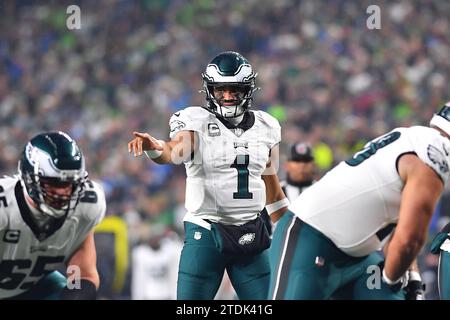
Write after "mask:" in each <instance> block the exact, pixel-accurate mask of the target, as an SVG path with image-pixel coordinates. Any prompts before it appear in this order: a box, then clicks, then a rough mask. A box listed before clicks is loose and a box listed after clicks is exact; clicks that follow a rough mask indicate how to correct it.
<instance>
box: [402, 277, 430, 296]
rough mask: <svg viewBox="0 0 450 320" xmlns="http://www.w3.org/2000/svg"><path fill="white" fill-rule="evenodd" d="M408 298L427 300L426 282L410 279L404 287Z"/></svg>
mask: <svg viewBox="0 0 450 320" xmlns="http://www.w3.org/2000/svg"><path fill="white" fill-rule="evenodd" d="M403 290H404V291H405V295H406V300H425V284H424V283H422V281H419V280H410V281H408V284H407V285H406V287H404V288H403Z"/></svg>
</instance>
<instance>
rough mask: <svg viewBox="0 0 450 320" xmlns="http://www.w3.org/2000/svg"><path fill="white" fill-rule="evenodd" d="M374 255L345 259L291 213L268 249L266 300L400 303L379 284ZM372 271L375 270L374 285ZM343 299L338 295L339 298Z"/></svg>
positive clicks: (280, 224) (396, 296)
mask: <svg viewBox="0 0 450 320" xmlns="http://www.w3.org/2000/svg"><path fill="white" fill-rule="evenodd" d="M382 261H383V258H382V257H381V256H380V255H379V254H378V253H372V254H370V255H369V256H366V257H361V258H356V257H351V256H348V255H346V254H345V253H344V252H342V251H341V250H339V249H338V248H337V247H336V246H335V245H334V244H333V242H332V241H330V240H329V239H328V238H327V237H325V236H324V235H323V234H322V233H321V232H319V231H317V230H316V229H314V228H313V227H311V226H310V225H308V224H307V223H304V222H302V221H301V220H300V219H298V218H297V217H295V216H294V214H293V213H292V212H289V211H288V212H287V213H285V214H284V216H283V217H282V219H281V220H280V221H279V223H278V225H277V227H276V229H275V232H274V235H273V239H272V246H271V248H270V266H271V279H270V292H269V296H268V297H269V299H288V300H291V299H299V300H300V299H301V300H303V299H317V300H322V299H330V298H332V297H333V295H334V294H337V293H339V294H342V290H343V289H344V288H345V289H347V290H346V291H347V292H346V299H402V298H403V297H404V296H403V294H402V293H400V292H399V293H394V292H392V291H391V290H390V289H389V288H387V287H386V286H385V285H384V283H382V281H381V272H380V270H379V268H378V267H377V265H378V264H379V263H380V262H382ZM372 268H378V271H379V272H378V274H375V276H378V277H377V278H376V279H375V282H374V283H372V282H370V281H371V280H372V279H373V278H374V274H373V273H372V272H371V270H372ZM342 297H343V296H342V295H340V298H342Z"/></svg>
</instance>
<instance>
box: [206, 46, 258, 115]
mask: <svg viewBox="0 0 450 320" xmlns="http://www.w3.org/2000/svg"><path fill="white" fill-rule="evenodd" d="M256 76H257V73H255V72H254V71H253V68H252V66H251V65H250V63H249V62H248V61H247V59H245V58H244V57H243V56H242V55H240V54H239V53H237V52H233V51H227V52H223V53H220V54H219V55H217V56H216V57H214V59H212V61H211V62H210V63H209V64H208V65H207V66H206V70H205V72H204V73H203V74H202V78H203V90H202V92H204V93H205V94H206V101H207V107H208V109H209V110H211V111H212V112H214V113H215V114H217V115H218V116H220V117H223V118H236V117H239V116H240V115H242V114H243V113H244V112H246V111H247V110H248V109H249V108H250V106H251V102H252V100H253V93H254V92H255V91H257V90H258V89H259V88H257V87H256V86H255V79H256ZM226 89H227V90H231V91H232V92H233V94H234V99H233V100H225V99H224V97H223V96H221V93H223V91H224V90H226ZM224 103H225V104H226V105H224Z"/></svg>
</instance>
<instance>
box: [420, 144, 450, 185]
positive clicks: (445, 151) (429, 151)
mask: <svg viewBox="0 0 450 320" xmlns="http://www.w3.org/2000/svg"><path fill="white" fill-rule="evenodd" d="M415 151H416V154H417V156H418V157H419V158H420V159H421V160H422V161H423V162H425V163H426V164H427V165H428V166H430V167H431V168H432V169H433V170H434V171H435V172H436V173H437V174H438V175H439V177H440V178H441V179H442V181H443V183H444V185H446V184H447V181H448V179H449V176H450V171H449V159H450V157H449V153H450V146H449V143H447V142H446V141H444V140H443V139H440V138H436V139H432V140H430V141H428V143H424V141H423V140H422V139H421V141H420V142H419V144H418V145H417V147H416V150H415Z"/></svg>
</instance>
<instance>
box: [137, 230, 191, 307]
mask: <svg viewBox="0 0 450 320" xmlns="http://www.w3.org/2000/svg"><path fill="white" fill-rule="evenodd" d="M182 246H183V244H182V242H181V241H179V240H177V239H171V238H166V239H163V240H162V241H161V247H160V248H159V249H157V250H155V249H153V248H151V247H150V246H149V245H139V246H137V247H135V248H134V249H133V251H132V254H131V258H132V267H133V270H132V279H131V298H132V299H133V300H175V299H176V296H177V277H178V264H179V259H180V253H181V249H182Z"/></svg>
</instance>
